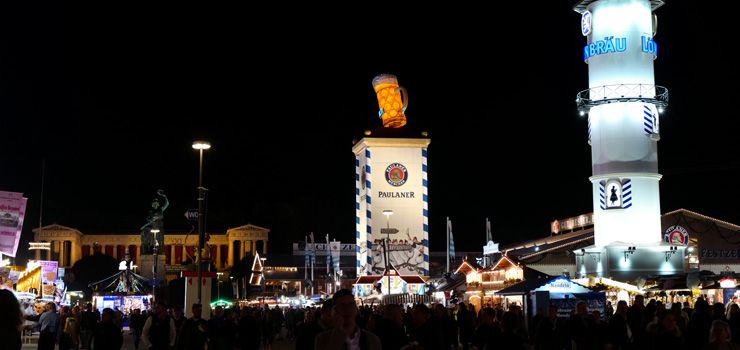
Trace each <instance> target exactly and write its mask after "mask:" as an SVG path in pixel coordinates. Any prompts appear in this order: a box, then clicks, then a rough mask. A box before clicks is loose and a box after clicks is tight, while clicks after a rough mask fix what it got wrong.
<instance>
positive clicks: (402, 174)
mask: <svg viewBox="0 0 740 350" xmlns="http://www.w3.org/2000/svg"><path fill="white" fill-rule="evenodd" d="M408 178H409V172H408V171H407V170H406V167H405V166H403V164H401V163H393V164H391V165H389V166H388V167H387V168H385V180H386V181H388V183H389V184H390V185H391V186H396V187H398V186H403V184H405V183H406V180H407V179H408ZM411 198H413V197H411Z"/></svg>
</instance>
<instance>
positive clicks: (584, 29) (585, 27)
mask: <svg viewBox="0 0 740 350" xmlns="http://www.w3.org/2000/svg"><path fill="white" fill-rule="evenodd" d="M581 34H583V36H587V35H589V34H591V11H586V12H584V13H583V14H582V15H581Z"/></svg>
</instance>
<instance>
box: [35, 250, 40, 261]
mask: <svg viewBox="0 0 740 350" xmlns="http://www.w3.org/2000/svg"><path fill="white" fill-rule="evenodd" d="M36 260H41V249H36Z"/></svg>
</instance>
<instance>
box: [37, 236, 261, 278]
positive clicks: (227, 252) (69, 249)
mask: <svg viewBox="0 0 740 350" xmlns="http://www.w3.org/2000/svg"><path fill="white" fill-rule="evenodd" d="M33 232H34V239H35V242H48V243H51V249H49V250H36V260H56V261H59V267H72V266H73V265H74V263H75V262H77V261H78V260H80V259H82V258H84V257H86V256H89V255H92V254H94V253H101V254H105V255H109V256H111V257H113V258H115V259H116V260H119V261H120V260H123V259H124V257H125V254H126V250H127V249H128V253H129V256H130V258H131V260H132V261H133V262H134V264H138V263H139V260H140V257H141V239H140V235H139V233H129V234H118V233H102V232H101V233H94V234H85V233H82V232H81V231H79V230H77V229H75V228H71V227H66V226H62V225H57V224H53V225H48V226H44V227H41V228H37V229H34V230H33ZM269 233H270V230H269V229H266V228H264V227H259V226H256V225H251V224H248V225H244V226H239V227H235V228H230V229H227V230H226V232H225V233H217V232H211V233H209V234H210V240H209V242H208V244H209V245H210V249H211V257H212V259H213V265H215V266H216V269H217V270H218V271H226V270H227V269H228V268H230V267H231V266H233V265H234V263H235V262H238V261H239V260H240V259H242V258H243V257H245V256H247V255H253V254H254V253H259V254H262V255H266V254H267V242H268V240H269ZM164 237H165V238H164V248H163V249H162V251H161V252H160V253H159V254H161V255H162V256H164V261H165V273H166V275H167V279H168V280H169V279H172V278H176V277H177V275H178V274H179V272H180V271H182V270H183V268H184V266H183V265H182V263H183V262H187V261H188V260H191V261H192V257H194V256H195V252H196V251H197V246H198V234H197V233H192V234H185V233H167V234H166V235H165V236H164Z"/></svg>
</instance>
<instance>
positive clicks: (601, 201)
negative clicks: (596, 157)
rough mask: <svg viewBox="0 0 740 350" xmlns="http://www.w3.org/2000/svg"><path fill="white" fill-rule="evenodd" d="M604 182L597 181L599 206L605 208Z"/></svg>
mask: <svg viewBox="0 0 740 350" xmlns="http://www.w3.org/2000/svg"><path fill="white" fill-rule="evenodd" d="M604 186H606V183H605V182H604V181H600V182H599V208H601V210H606V188H605V187H604Z"/></svg>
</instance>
